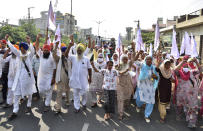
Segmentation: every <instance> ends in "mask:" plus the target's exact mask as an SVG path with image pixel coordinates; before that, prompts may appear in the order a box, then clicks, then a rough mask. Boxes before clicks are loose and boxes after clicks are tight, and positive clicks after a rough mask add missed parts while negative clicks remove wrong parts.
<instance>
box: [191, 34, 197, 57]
mask: <svg viewBox="0 0 203 131" xmlns="http://www.w3.org/2000/svg"><path fill="white" fill-rule="evenodd" d="M191 50H192V51H191V57H198V52H197V43H196V41H195V39H194V37H193V35H192V33H191Z"/></svg>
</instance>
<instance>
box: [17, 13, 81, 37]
mask: <svg viewBox="0 0 203 131" xmlns="http://www.w3.org/2000/svg"><path fill="white" fill-rule="evenodd" d="M40 14H41V17H40V18H35V19H31V21H32V22H33V23H34V24H35V26H36V28H38V29H40V33H42V34H45V32H46V29H47V20H48V11H42V12H41V13H40ZM55 14H56V25H58V24H60V28H61V33H62V34H64V35H71V34H74V33H75V26H76V25H77V20H75V16H73V15H71V14H69V13H65V14H62V13H61V12H60V11H57V12H55ZM22 22H28V19H20V20H19V25H21V23H22Z"/></svg>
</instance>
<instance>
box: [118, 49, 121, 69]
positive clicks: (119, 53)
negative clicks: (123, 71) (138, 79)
mask: <svg viewBox="0 0 203 131" xmlns="http://www.w3.org/2000/svg"><path fill="white" fill-rule="evenodd" d="M120 50H121V49H120V48H119V52H118V55H119V56H118V66H120V57H121V52H120Z"/></svg>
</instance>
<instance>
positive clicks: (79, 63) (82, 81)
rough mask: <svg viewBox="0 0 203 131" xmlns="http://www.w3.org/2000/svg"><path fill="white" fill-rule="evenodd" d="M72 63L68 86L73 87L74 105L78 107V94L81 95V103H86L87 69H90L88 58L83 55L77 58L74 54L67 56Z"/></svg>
mask: <svg viewBox="0 0 203 131" xmlns="http://www.w3.org/2000/svg"><path fill="white" fill-rule="evenodd" d="M68 59H69V60H70V61H71V63H72V74H71V77H70V81H69V86H70V88H73V89H74V90H73V97H74V107H75V109H76V110H79V109H80V96H82V105H83V106H84V105H86V103H87V89H88V69H91V64H90V60H89V59H88V58H87V57H85V56H83V58H82V59H81V60H78V58H77V56H76V55H71V56H69V58H68Z"/></svg>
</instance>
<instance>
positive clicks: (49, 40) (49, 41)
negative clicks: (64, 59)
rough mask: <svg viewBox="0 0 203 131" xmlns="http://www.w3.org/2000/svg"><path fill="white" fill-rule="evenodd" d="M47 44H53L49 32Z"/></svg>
mask: <svg viewBox="0 0 203 131" xmlns="http://www.w3.org/2000/svg"><path fill="white" fill-rule="evenodd" d="M47 44H48V45H50V44H51V39H50V35H49V34H48V39H47Z"/></svg>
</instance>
